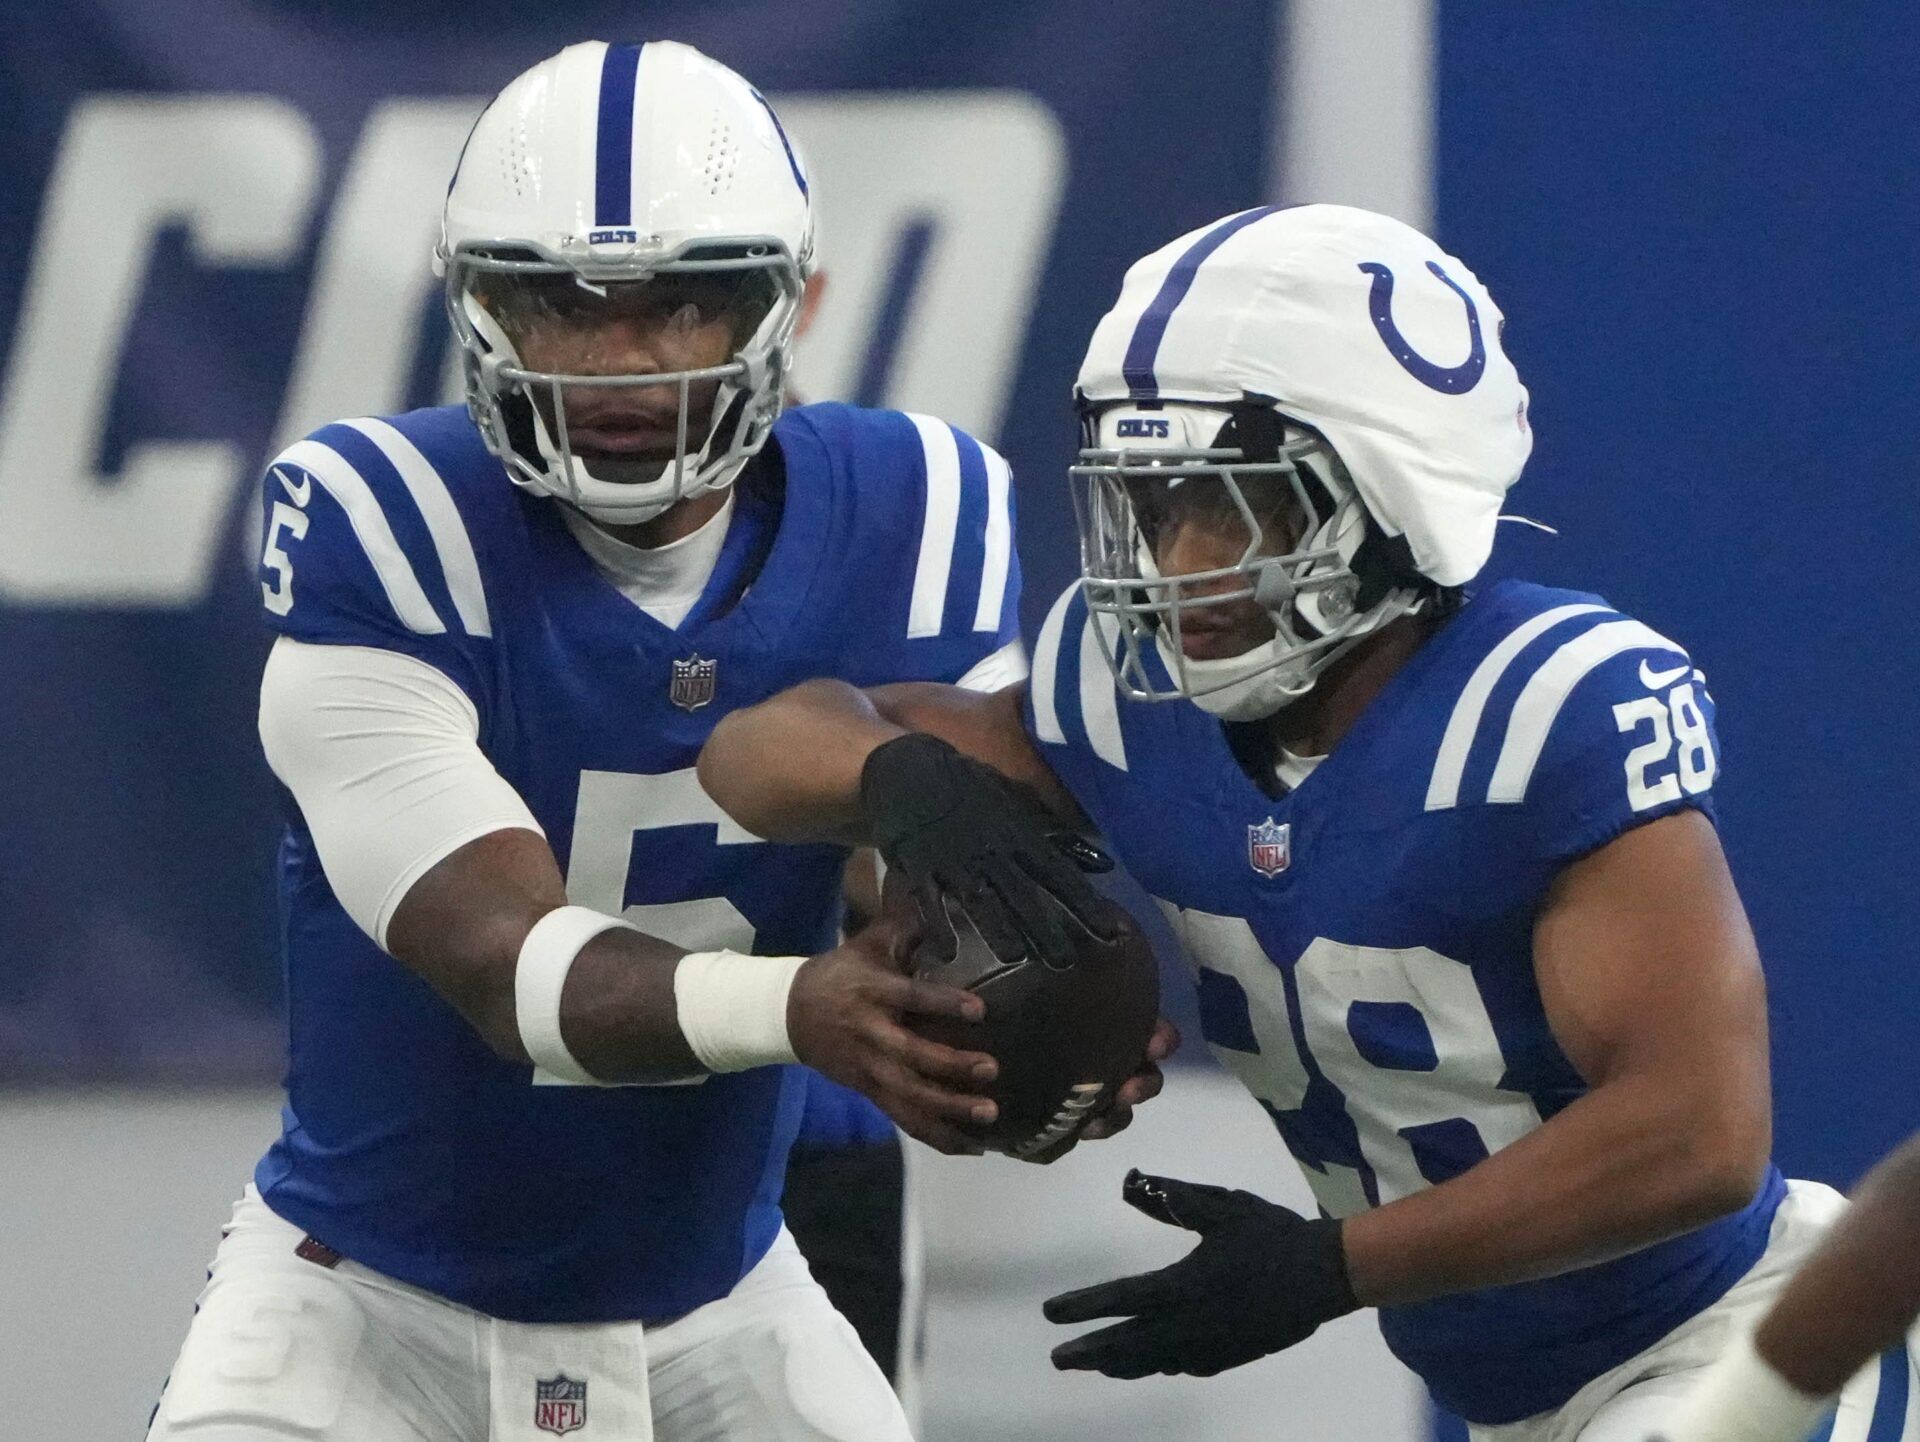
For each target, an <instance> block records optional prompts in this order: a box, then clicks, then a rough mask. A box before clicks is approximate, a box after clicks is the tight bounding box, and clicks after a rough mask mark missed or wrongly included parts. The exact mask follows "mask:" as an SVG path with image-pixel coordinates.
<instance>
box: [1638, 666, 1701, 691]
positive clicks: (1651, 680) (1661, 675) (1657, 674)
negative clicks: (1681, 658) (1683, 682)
mask: <svg viewBox="0 0 1920 1442" xmlns="http://www.w3.org/2000/svg"><path fill="white" fill-rule="evenodd" d="M1689 669H1691V668H1690V667H1687V666H1675V667H1674V668H1673V669H1672V670H1671V671H1655V670H1653V669H1652V668H1651V667H1650V666H1648V665H1647V663H1646V662H1645V661H1642V662H1641V663H1640V684H1641V685H1642V686H1645V687H1646V688H1647V689H1648V690H1649V691H1659V690H1662V689H1664V688H1665V687H1668V686H1671V685H1672V684H1673V683H1674V682H1675V681H1678V680H1679V679H1680V678H1681V677H1682V676H1684V675H1686V674H1687V672H1688V670H1689Z"/></svg>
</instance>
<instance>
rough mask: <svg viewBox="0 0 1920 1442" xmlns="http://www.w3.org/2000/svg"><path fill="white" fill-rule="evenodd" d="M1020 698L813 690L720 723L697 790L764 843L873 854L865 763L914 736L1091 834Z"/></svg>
mask: <svg viewBox="0 0 1920 1442" xmlns="http://www.w3.org/2000/svg"><path fill="white" fill-rule="evenodd" d="M1024 692H1025V688H1024V687H1021V686H1010V687H1007V688H1005V689H1004V690H1000V691H992V692H984V693H983V692H979V691H973V690H963V689H961V688H960V687H958V686H940V685H933V684H927V683H909V684H905V685H897V686H876V687H873V688H872V689H870V690H866V691H862V690H860V689H859V688H858V687H855V686H849V685H847V684H846V683H845V682H844V681H831V680H819V681H806V682H803V683H801V684H800V685H798V686H795V687H792V688H791V689H789V690H786V691H783V692H781V693H780V694H779V695H777V696H774V697H772V698H770V699H769V700H766V701H762V702H761V703H760V704H759V705H757V706H748V707H745V708H743V709H741V710H739V711H735V712H733V713H732V714H731V715H729V716H726V717H725V718H723V719H722V720H721V722H720V724H719V725H718V726H716V727H715V728H714V730H713V734H712V736H711V737H710V738H708V741H707V745H706V749H705V750H703V751H702V752H701V753H700V784H701V785H702V786H703V787H705V788H706V792H707V794H708V795H709V796H711V797H712V798H713V799H714V800H715V801H716V802H718V803H719V805H720V807H721V809H722V810H724V811H725V812H726V813H727V814H728V815H729V816H731V817H733V819H734V820H735V821H737V822H739V823H740V824H741V825H742V826H744V827H746V828H747V830H749V831H751V832H753V833H754V835H756V836H764V837H766V838H767V839H768V840H770V841H796V842H797V841H840V842H845V843H847V844H850V845H870V844H872V843H873V841H874V840H875V837H874V818H873V816H872V815H871V814H870V813H869V812H868V810H867V809H866V807H865V806H864V805H863V804H862V797H861V777H862V774H863V772H864V770H865V768H866V764H867V761H868V758H870V757H871V756H872V755H873V753H874V752H875V751H876V750H878V749H879V748H880V747H882V746H884V745H885V744H886V743H887V742H889V741H895V740H898V739H899V738H900V737H902V736H905V735H907V734H909V733H910V732H918V733H922V734H924V735H928V736H937V737H939V738H940V739H941V740H943V741H945V742H946V743H947V744H948V745H949V746H951V747H952V748H953V749H955V750H957V751H959V752H961V753H962V754H963V755H965V756H967V757H969V758H971V759H972V760H974V761H977V762H980V763H982V764H984V765H986V766H989V767H992V768H993V769H994V770H995V771H997V772H999V773H1000V775H1002V776H1004V777H1006V778H1007V779H1008V780H1011V781H1014V782H1016V783H1018V784H1020V785H1022V786H1023V787H1025V789H1026V790H1027V792H1028V793H1029V794H1030V795H1031V796H1032V797H1033V798H1034V799H1035V800H1037V801H1038V802H1039V803H1040V805H1041V806H1042V807H1043V808H1044V810H1045V811H1046V812H1047V813H1049V814H1051V815H1052V816H1054V817H1056V818H1058V819H1059V820H1060V821H1062V822H1065V823H1068V824H1072V825H1080V824H1084V823H1083V819H1082V818H1081V816H1080V813H1079V808H1078V807H1077V806H1076V805H1075V804H1074V802H1073V798H1072V797H1071V796H1070V795H1069V794H1068V793H1067V791H1066V788H1065V787H1063V786H1061V784H1060V783H1059V781H1058V780H1057V779H1056V778H1055V777H1054V774H1053V772H1052V771H1051V770H1050V769H1049V768H1048V766H1047V764H1046V762H1045V761H1043V760H1042V759H1041V758H1040V753H1039V752H1038V751H1037V750H1036V749H1035V748H1034V745H1033V742H1032V740H1031V738H1030V737H1028V735H1027V732H1026V727H1025V726H1024V725H1023V724H1022V722H1021V719H1020V703H1021V698H1022V696H1023V695H1024Z"/></svg>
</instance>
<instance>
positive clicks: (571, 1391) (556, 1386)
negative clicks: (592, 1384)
mask: <svg viewBox="0 0 1920 1442" xmlns="http://www.w3.org/2000/svg"><path fill="white" fill-rule="evenodd" d="M533 1425H534V1426H536V1427H538V1428H539V1429H540V1430H541V1431H542V1432H551V1433H553V1435H554V1436H556V1437H561V1436H564V1435H566V1434H567V1433H568V1432H572V1431H574V1430H575V1429H576V1428H580V1427H584V1426H586V1425H587V1384H586V1383H585V1382H576V1381H574V1380H573V1378H571V1377H569V1376H568V1375H567V1374H566V1373H565V1372H562V1373H561V1374H560V1375H559V1376H557V1377H552V1378H549V1379H548V1380H546V1381H544V1382H542V1381H539V1380H538V1379H536V1380H535V1381H534V1384H533Z"/></svg>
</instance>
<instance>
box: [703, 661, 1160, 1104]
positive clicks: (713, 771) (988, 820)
mask: <svg viewBox="0 0 1920 1442" xmlns="http://www.w3.org/2000/svg"><path fill="white" fill-rule="evenodd" d="M1024 694H1025V688H1024V687H1021V686H1009V687H1006V688H1004V689H1002V690H999V691H992V692H979V691H972V690H965V689H962V688H960V687H956V686H941V685H931V684H922V683H910V684H902V685H894V686H879V687H875V688H873V689H871V690H867V691H862V690H860V689H858V688H856V687H853V686H849V685H847V684H845V683H844V682H840V681H831V680H818V681H808V682H804V683H802V684H801V685H799V686H795V687H792V688H791V689H789V690H787V691H783V692H781V693H780V694H779V695H777V696H774V697H771V698H769V699H768V700H766V701H763V702H761V703H760V704H758V705H757V706H749V707H745V708H743V709H741V710H739V711H735V712H733V713H732V714H731V715H729V716H727V717H726V718H724V719H723V720H722V721H721V722H720V724H719V725H718V726H716V727H715V728H714V731H713V734H712V735H711V736H710V737H709V738H708V740H707V744H706V747H705V749H704V750H703V751H702V752H701V753H700V783H701V785H702V786H703V787H705V788H706V791H707V794H708V795H709V796H711V797H712V798H713V799H714V800H715V801H716V802H717V803H719V805H720V807H721V809H722V810H724V811H726V812H727V814H728V815H730V816H732V817H733V819H734V820H736V821H738V822H739V823H740V824H741V825H742V826H744V827H746V828H747V829H748V830H749V831H752V832H754V833H755V834H756V835H759V836H765V837H768V838H769V839H772V840H779V841H795V842H798V841H822V840H834V841H842V842H847V843H851V844H858V845H868V844H871V845H874V846H877V848H878V849H879V851H880V853H881V855H882V856H883V857H884V858H885V859H886V862H887V864H888V866H889V867H890V868H892V870H893V872H894V873H895V874H897V875H899V876H900V877H901V878H902V880H904V881H905V882H906V883H907V884H908V885H909V886H911V887H912V888H913V889H914V892H915V895H916V897H917V898H918V899H919V903H920V910H921V913H922V915H923V916H925V917H933V916H942V917H943V916H944V914H945V913H944V909H943V908H941V907H940V906H939V905H938V904H937V902H936V901H935V900H934V897H936V896H937V895H939V894H942V893H944V894H949V895H954V896H957V897H959V898H960V899H961V901H962V903H963V905H965V906H966V908H967V911H968V914H969V915H970V916H971V917H972V918H973V920H974V922H975V924H976V925H978V926H980V928H981V932H982V934H983V935H984V936H986V938H987V939H988V940H989V942H992V943H994V945H995V947H996V949H1000V948H1002V947H1012V948H1016V949H1017V948H1018V947H1019V946H1020V945H1021V944H1022V943H1023V941H1024V942H1026V943H1030V944H1033V945H1035V946H1037V947H1039V948H1040V949H1041V950H1042V951H1043V952H1044V951H1045V949H1046V948H1047V947H1048V946H1055V947H1058V948H1059V950H1060V952H1061V954H1062V955H1065V954H1067V953H1068V951H1069V945H1068V941H1067V938H1066V937H1065V936H1064V934H1062V933H1060V932H1059V929H1058V922H1057V920H1056V918H1055V915H1054V912H1053V908H1051V907H1046V906H1035V905H1032V904H1031V901H1030V898H1031V897H1032V896H1033V894H1034V888H1036V887H1039V888H1042V889H1044V890H1046V891H1048V892H1050V893H1052V894H1053V895H1054V896H1056V897H1058V898H1059V899H1060V900H1061V901H1063V902H1064V903H1065V904H1066V905H1067V906H1068V907H1069V908H1070V909H1072V910H1073V911H1074V913H1075V914H1076V915H1078V916H1080V917H1081V918H1082V919H1083V920H1084V921H1086V922H1087V923H1088V924H1089V925H1093V926H1102V925H1104V924H1105V923H1104V917H1105V915H1106V912H1107V907H1108V903H1107V902H1106V901H1105V900H1104V899H1103V898H1102V897H1101V896H1100V894H1099V893H1098V892H1096V891H1094V890H1093V888H1092V887H1091V886H1090V885H1088V883H1087V880H1086V878H1085V876H1084V875H1082V872H1081V868H1082V866H1083V865H1089V864H1097V863H1095V862H1093V858H1097V857H1098V856H1099V853H1098V852H1097V851H1092V849H1091V848H1087V850H1088V851H1092V856H1091V857H1088V856H1084V855H1081V854H1080V853H1077V852H1075V851H1074V850H1073V846H1074V832H1075V831H1077V830H1078V829H1079V828H1082V827H1084V826H1085V825H1086V818H1085V817H1084V815H1083V814H1082V813H1081V811H1080V808H1079V806H1078V805H1077V804H1076V803H1075V802H1074V800H1073V797H1072V795H1071V794H1070V793H1069V792H1068V791H1067V789H1066V787H1065V786H1063V785H1062V784H1061V782H1060V780H1059V778H1058V777H1056V776H1055V775H1054V773H1053V771H1052V769H1051V768H1050V767H1048V765H1047V763H1046V762H1045V761H1044V760H1043V759H1042V758H1041V756H1040V753H1039V751H1038V750H1037V749H1036V748H1035V746H1034V744H1033V741H1032V738H1031V737H1030V736H1029V735H1028V733H1027V729H1026V724H1025V722H1024V721H1023V720H1022V715H1021V703H1022V700H1023V698H1024ZM1010 783H1011V784H1010ZM1063 847H1064V848H1065V849H1064V850H1063ZM949 944H951V939H950V937H949ZM1179 1044H1180V1036H1179V1033H1178V1032H1177V1031H1176V1030H1175V1029H1174V1028H1173V1026H1172V1024H1171V1023H1168V1022H1166V1021H1162V1022H1161V1023H1160V1025H1159V1026H1158V1027H1156V1028H1155V1030H1154V1035H1153V1039H1152V1041H1151V1042H1150V1043H1149V1045H1148V1050H1147V1057H1146V1059H1145V1062H1144V1063H1143V1066H1142V1069H1141V1070H1140V1071H1139V1072H1138V1073H1136V1074H1135V1075H1134V1077H1133V1078H1131V1079H1130V1080H1129V1081H1128V1082H1127V1083H1126V1084H1125V1085H1124V1086H1123V1087H1122V1088H1121V1090H1120V1093H1119V1095H1118V1096H1117V1097H1116V1099H1115V1104H1114V1108H1113V1112H1112V1114H1111V1115H1110V1116H1108V1117H1103V1118H1102V1119H1100V1120H1099V1121H1097V1122H1095V1123H1094V1124H1093V1125H1092V1126H1090V1127H1089V1128H1088V1129H1087V1131H1086V1132H1085V1133H1084V1135H1085V1136H1086V1137H1088V1138H1089V1139H1094V1138H1098V1137H1102V1136H1108V1135H1111V1134H1112V1133H1113V1132H1116V1131H1119V1130H1120V1129H1121V1128H1123V1127H1125V1126H1126V1125H1127V1124H1128V1122H1129V1121H1130V1120H1131V1117H1132V1108H1133V1107H1135V1106H1138V1105H1140V1104H1141V1103H1143V1102H1146V1101H1149V1100H1151V1099H1152V1098H1153V1097H1155V1096H1157V1095H1158V1094H1159V1092H1160V1088H1161V1084H1162V1082H1161V1076H1160V1072H1159V1070H1158V1065H1157V1064H1158V1063H1159V1062H1161V1061H1164V1060H1165V1059H1166V1058H1167V1057H1168V1056H1170V1055H1172V1054H1173V1052H1174V1050H1175V1049H1176V1048H1177V1047H1178V1046H1179Z"/></svg>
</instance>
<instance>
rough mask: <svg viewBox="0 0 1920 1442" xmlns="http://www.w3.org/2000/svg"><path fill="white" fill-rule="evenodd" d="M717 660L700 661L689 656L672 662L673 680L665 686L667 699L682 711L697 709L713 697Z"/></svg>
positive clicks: (695, 657)
mask: <svg viewBox="0 0 1920 1442" xmlns="http://www.w3.org/2000/svg"><path fill="white" fill-rule="evenodd" d="M718 666H719V663H718V662H717V661H702V660H701V659H700V658H699V657H698V656H689V657H688V658H687V659H686V660H684V661H675V662H674V663H673V682H672V684H671V685H669V686H668V687H667V699H668V700H669V701H671V702H673V704H674V705H676V706H678V707H679V708H680V709H681V710H682V711H698V710H699V709H700V708H701V707H702V706H704V705H706V704H707V703H708V702H709V701H711V700H712V699H713V681H714V672H715V670H716V669H718Z"/></svg>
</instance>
